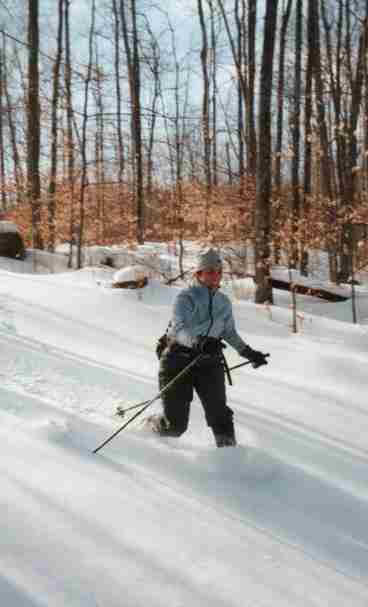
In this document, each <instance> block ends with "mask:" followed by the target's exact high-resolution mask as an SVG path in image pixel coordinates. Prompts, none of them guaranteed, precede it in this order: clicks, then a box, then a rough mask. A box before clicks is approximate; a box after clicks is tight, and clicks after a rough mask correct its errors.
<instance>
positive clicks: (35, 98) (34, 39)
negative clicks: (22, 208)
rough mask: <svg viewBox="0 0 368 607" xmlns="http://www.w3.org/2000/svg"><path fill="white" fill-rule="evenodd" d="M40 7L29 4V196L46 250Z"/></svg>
mask: <svg viewBox="0 0 368 607" xmlns="http://www.w3.org/2000/svg"><path fill="white" fill-rule="evenodd" d="M38 13H39V4H38V0H28V107H27V193H28V200H29V203H30V205H31V210H32V241H33V247H34V248H35V249H43V238H42V233H41V179H40V137H41V134H40V100H39V66H38V61H39V23H38Z"/></svg>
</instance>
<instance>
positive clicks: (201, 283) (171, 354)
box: [147, 249, 267, 447]
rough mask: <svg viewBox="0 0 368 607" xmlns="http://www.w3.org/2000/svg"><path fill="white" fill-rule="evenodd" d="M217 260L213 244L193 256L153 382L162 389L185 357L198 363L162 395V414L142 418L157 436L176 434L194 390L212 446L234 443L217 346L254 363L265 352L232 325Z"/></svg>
mask: <svg viewBox="0 0 368 607" xmlns="http://www.w3.org/2000/svg"><path fill="white" fill-rule="evenodd" d="M221 279H222V260H221V257H220V256H219V254H218V253H217V252H216V251H215V250H214V249H209V250H208V251H206V252H205V253H202V254H200V255H199V257H198V261H197V264H196V268H195V281H194V284H193V285H192V286H191V287H188V288H185V289H183V290H182V291H181V292H180V293H179V294H178V296H177V298H176V300H175V302H174V306H173V313H172V318H171V321H170V323H169V328H168V331H167V346H166V348H165V349H164V350H163V352H162V354H161V358H160V369H159V384H160V389H162V388H164V386H166V385H167V384H168V383H169V382H170V381H171V380H173V378H175V377H176V376H177V375H178V373H180V372H181V371H182V370H183V369H184V368H185V367H186V366H187V365H188V364H189V363H190V362H191V361H193V360H194V359H195V358H196V357H198V356H199V355H201V357H200V359H199V360H198V363H197V364H195V365H194V367H193V368H192V369H191V370H190V371H189V372H188V373H187V374H185V375H184V376H183V377H181V378H180V379H179V380H178V381H177V382H174V384H173V386H172V387H171V388H169V389H168V390H167V392H165V393H164V394H163V395H162V404H163V413H162V414H156V415H151V416H150V417H149V418H148V419H147V422H148V424H149V425H150V426H151V428H152V430H153V431H155V432H157V433H158V434H160V435H162V436H174V437H179V436H180V435H181V434H183V433H184V432H185V431H186V429H187V426H188V422H189V413H190V404H191V402H192V399H193V391H194V390H195V391H196V392H197V394H198V396H199V398H200V401H201V403H202V406H203V409H204V412H205V416H206V421H207V424H208V426H209V427H210V428H211V430H212V432H213V434H214V438H215V441H216V445H217V447H228V446H234V445H236V438H235V430H234V423H233V411H232V410H231V409H230V407H228V406H227V404H226V389H225V370H224V364H223V355H222V349H223V348H224V347H225V345H224V344H223V343H222V341H221V340H224V341H225V342H227V343H228V344H230V345H231V346H232V347H233V348H235V350H237V352H238V353H239V354H240V356H242V357H244V358H246V359H248V360H249V361H250V362H251V364H252V365H253V367H254V368H257V367H260V366H261V365H266V364H267V360H266V355H265V354H263V353H262V352H259V351H257V350H253V349H252V348H250V346H248V345H247V344H246V343H245V342H244V341H243V340H242V338H241V337H240V335H239V334H238V333H237V331H236V329H235V323H234V317H233V312H232V304H231V302H230V300H229V298H228V297H227V296H226V295H225V294H224V293H221V291H220V290H219V289H220V284H221Z"/></svg>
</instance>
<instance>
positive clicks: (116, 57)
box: [112, 0, 125, 183]
mask: <svg viewBox="0 0 368 607" xmlns="http://www.w3.org/2000/svg"><path fill="white" fill-rule="evenodd" d="M112 9H113V18H114V67H115V90H116V119H117V125H116V131H117V136H118V181H119V183H121V182H122V181H123V175H124V168H125V157H124V139H123V131H122V128H121V86H120V77H121V76H120V36H119V28H120V22H119V12H118V6H117V1H116V0H112Z"/></svg>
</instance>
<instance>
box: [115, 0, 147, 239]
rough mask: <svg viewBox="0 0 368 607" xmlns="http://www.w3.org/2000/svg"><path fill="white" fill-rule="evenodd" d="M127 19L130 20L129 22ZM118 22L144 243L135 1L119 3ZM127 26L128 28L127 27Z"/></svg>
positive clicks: (139, 233) (139, 236)
mask: <svg viewBox="0 0 368 607" xmlns="http://www.w3.org/2000/svg"><path fill="white" fill-rule="evenodd" d="M129 16H130V19H129ZM120 19H121V28H122V34H123V40H124V47H125V55H126V60H127V66H128V82H129V92H130V104H131V138H132V147H133V150H132V164H133V185H134V194H135V201H136V208H137V241H138V242H139V243H142V242H144V187H143V149H142V117H141V68H140V53H139V32H138V17H137V3H136V0H129V2H125V1H124V0H120ZM129 24H130V27H129Z"/></svg>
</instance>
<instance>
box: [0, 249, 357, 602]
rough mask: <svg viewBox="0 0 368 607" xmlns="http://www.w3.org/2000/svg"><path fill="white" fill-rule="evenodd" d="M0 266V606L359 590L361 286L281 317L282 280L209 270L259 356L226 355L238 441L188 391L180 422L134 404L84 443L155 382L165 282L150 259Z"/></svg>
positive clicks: (327, 598) (314, 596) (310, 595)
mask: <svg viewBox="0 0 368 607" xmlns="http://www.w3.org/2000/svg"><path fill="white" fill-rule="evenodd" d="M155 250H156V249H155V245H154V244H152V245H147V246H146V247H145V248H144V249H142V250H141V252H140V254H141V256H142V258H144V255H145V254H147V255H149V256H150V258H151V259H152V258H154V254H155V253H154V252H155ZM161 254H162V250H161V251H159V253H158V255H161ZM56 257H57V256H56ZM169 257H170V256H168V263H169V265H170V264H172V266H173V268H175V263H176V260H175V259H174V258H171V257H170V258H169ZM57 260H59V257H57ZM18 263H19V264H20V263H21V262H18ZM57 263H59V261H57ZM188 263H190V260H189V261H188ZM9 264H10V261H9V260H5V259H4V260H2V259H0V369H1V371H0V374H1V383H0V399H1V410H0V422H1V423H0V473H1V478H2V499H1V501H0V515H1V518H2V521H3V527H2V541H1V543H0V563H1V564H0V597H1V605H4V606H5V607H45V606H47V607H51V606H52V607H66V606H67V607H101V606H104V607H121V606H122V605H124V607H140V606H142V607H143V606H147V605H150V606H151V607H156V606H157V607H163V606H165V607H166V606H167V607H184V606H185V607H189V606H190V607H197V606H198V607H271V606H272V607H327V606H329V605H331V606H332V605H333V606H334V607H340V606H341V607H346V606H348V605H349V606H350V605H351V606H354V607H367V605H368V507H367V506H368V504H367V501H368V487H367V466H368V440H367V436H368V407H367V397H366V369H367V362H368V354H367V337H368V329H367V327H366V325H365V323H364V319H365V318H368V300H367V295H368V288H367V286H365V285H364V284H362V286H360V287H358V288H357V297H358V308H359V318H360V320H361V322H360V324H358V325H353V324H352V322H351V302H350V301H348V302H344V303H338V304H332V303H324V302H321V301H316V300H314V299H313V298H311V297H308V296H298V310H299V324H300V332H299V333H297V334H293V333H292V332H291V311H290V309H289V305H290V295H289V294H288V293H286V292H276V297H275V299H276V304H275V305H274V306H273V307H272V308H269V307H267V306H256V305H254V304H253V303H252V302H251V300H250V297H249V291H250V288H251V287H250V285H249V282H247V281H246V280H244V281H236V283H233V282H231V281H228V280H226V281H225V285H224V289H225V290H226V292H227V293H229V295H230V296H231V297H232V299H233V303H234V313H235V317H236V321H237V326H238V330H239V332H240V333H241V334H242V335H243V337H244V338H245V339H246V340H247V341H249V343H250V345H251V346H253V347H256V348H260V349H262V350H263V351H267V352H270V354H271V358H270V359H269V365H268V366H267V367H262V368H261V369H258V370H257V371H255V370H253V369H252V368H251V367H250V366H244V367H243V368H241V369H238V370H236V371H234V372H233V381H234V385H233V386H232V387H228V398H229V404H230V406H231V407H232V408H233V409H234V412H235V420H236V429H237V437H238V441H239V446H238V447H236V448H235V449H215V447H214V444H213V438H212V436H211V434H210V432H209V429H208V428H207V427H206V425H205V422H204V417H203V413H202V410H201V407H200V405H199V403H198V401H197V400H195V401H194V403H193V406H192V416H191V423H190V427H189V429H188V431H187V433H186V434H185V435H184V436H183V437H182V438H180V439H177V440H175V439H165V440H164V439H159V438H155V437H153V436H151V435H150V434H149V433H148V432H147V431H145V430H144V429H143V428H142V425H141V423H140V421H139V420H140V418H139V417H138V418H137V420H136V421H135V422H133V423H132V424H131V425H130V426H129V427H128V428H127V429H125V430H123V431H122V432H120V433H119V434H118V435H117V436H116V437H115V438H114V439H113V440H112V441H111V442H109V443H108V444H107V445H106V446H105V447H104V448H102V449H101V450H100V451H98V453H96V454H94V453H93V451H94V450H95V449H96V448H97V447H98V446H99V445H101V444H102V443H103V441H105V440H106V438H107V437H109V436H110V435H111V434H112V433H113V432H115V431H116V430H117V429H119V428H120V427H121V425H122V424H123V423H124V421H125V420H122V419H121V418H119V417H117V416H116V415H115V414H114V413H115V408H116V406H117V405H122V406H124V405H126V406H129V405H133V404H136V403H139V402H140V401H144V400H147V399H152V398H154V396H155V395H156V394H157V391H158V388H157V367H158V363H157V360H156V358H155V354H154V346H155V340H156V339H157V338H158V337H159V336H160V335H161V334H162V333H163V332H164V330H165V328H166V324H167V321H168V317H169V313H170V306H171V304H172V301H173V299H174V297H175V294H176V293H177V287H174V286H173V287H167V286H165V285H164V284H163V283H162V281H160V279H159V277H157V276H156V278H152V279H151V280H150V281H149V283H148V285H147V286H146V287H145V288H144V289H138V290H136V291H130V290H120V289H111V288H109V286H108V285H109V284H111V280H112V276H113V273H114V269H112V268H111V271H109V270H107V269H106V268H101V267H97V266H96V267H88V268H84V269H83V270H80V271H64V272H61V273H60V272H59V273H48V274H45V273H31V268H30V266H28V272H27V273H26V272H24V270H23V271H22V270H21V269H20V268H21V266H19V265H17V266H9ZM24 267H25V266H23V268H24ZM53 271H54V272H55V268H54V270H53ZM42 272H43V270H42ZM324 284H325V283H324ZM346 290H347V291H348V287H346ZM242 294H243V297H245V298H244V299H243V298H242ZM225 353H226V357H227V359H228V363H229V365H230V366H231V365H236V364H238V363H239V362H242V361H241V359H240V360H239V357H238V356H237V354H236V353H235V352H234V351H232V350H231V348H230V347H229V348H227V349H226V352H225ZM156 410H159V402H155V403H154V404H153V405H152V406H151V408H150V409H149V411H150V412H154V411H156ZM127 419H129V417H128V416H127Z"/></svg>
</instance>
